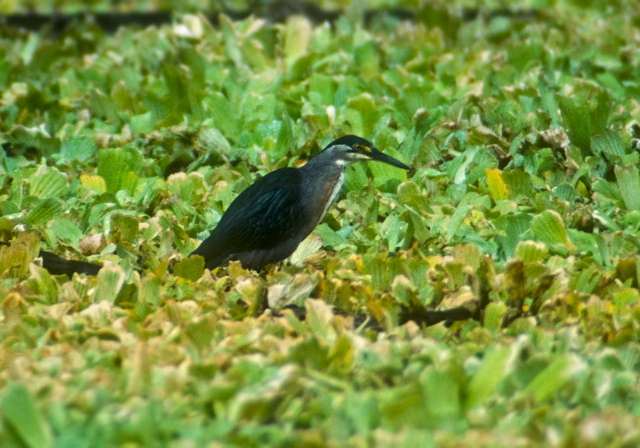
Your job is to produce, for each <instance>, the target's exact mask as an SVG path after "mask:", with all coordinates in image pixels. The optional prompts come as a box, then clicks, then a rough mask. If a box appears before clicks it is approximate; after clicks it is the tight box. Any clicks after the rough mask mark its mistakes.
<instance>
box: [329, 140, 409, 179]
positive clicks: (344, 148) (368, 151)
mask: <svg viewBox="0 0 640 448" xmlns="http://www.w3.org/2000/svg"><path fill="white" fill-rule="evenodd" d="M322 152H323V153H325V154H324V155H325V156H328V157H330V158H331V160H333V162H334V163H335V164H336V165H340V166H347V165H350V164H351V163H353V162H360V161H368V160H377V161H378V162H383V163H386V164H388V165H392V166H395V167H397V168H402V169H403V170H407V171H409V170H411V167H410V166H407V165H405V164H404V163H402V162H400V161H399V160H396V159H394V158H393V157H391V156H388V155H386V154H385V153H383V152H381V151H379V150H378V149H377V148H376V147H375V146H373V143H371V142H370V141H368V140H366V139H364V138H361V137H357V136H355V135H345V136H343V137H340V138H338V139H336V140H334V141H333V142H331V143H329V145H328V146H327V147H326V148H324V150H323V151H322Z"/></svg>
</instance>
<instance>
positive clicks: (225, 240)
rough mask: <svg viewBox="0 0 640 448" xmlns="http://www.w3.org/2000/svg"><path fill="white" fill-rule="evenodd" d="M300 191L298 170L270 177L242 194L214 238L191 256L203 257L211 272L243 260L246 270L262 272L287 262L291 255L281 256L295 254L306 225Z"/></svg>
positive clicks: (281, 171)
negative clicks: (230, 262) (281, 261)
mask: <svg viewBox="0 0 640 448" xmlns="http://www.w3.org/2000/svg"><path fill="white" fill-rule="evenodd" d="M301 191H302V179H301V174H300V170H298V169H297V168H282V169H279V170H276V171H273V172H271V173H269V174H267V175H266V176H264V177H263V178H261V179H259V180H257V181H256V182H255V183H253V184H252V185H250V186H249V187H248V188H247V189H246V190H244V191H243V192H242V193H240V195H239V196H238V197H237V198H236V199H235V200H234V201H233V202H232V203H231V205H230V206H229V208H228V209H227V210H226V211H225V213H224V215H223V216H222V219H220V222H219V223H218V225H217V226H216V228H215V229H214V230H213V232H212V233H211V235H210V236H209V237H208V238H207V239H206V240H204V241H203V242H202V244H201V245H200V246H199V247H198V248H197V249H196V250H195V251H193V253H192V254H191V255H201V256H202V257H204V259H205V266H206V267H207V268H208V269H213V268H215V267H217V266H219V265H221V264H223V263H225V262H226V261H229V260H240V261H241V262H242V265H243V266H244V267H246V268H259V267H261V266H262V265H264V264H268V263H273V262H276V261H280V260H281V259H284V258H286V257H287V256H289V255H290V253H288V254H286V255H284V256H282V253H284V252H288V251H289V249H290V246H293V249H292V250H291V252H293V250H295V247H297V245H298V243H299V241H298V242H295V240H296V239H297V238H298V233H299V231H300V229H301V227H302V226H303V223H304V212H305V210H304V207H303V203H302V198H301V196H302V195H301ZM294 243H295V245H294ZM278 247H280V249H279V250H277V248H278ZM274 249H276V250H274Z"/></svg>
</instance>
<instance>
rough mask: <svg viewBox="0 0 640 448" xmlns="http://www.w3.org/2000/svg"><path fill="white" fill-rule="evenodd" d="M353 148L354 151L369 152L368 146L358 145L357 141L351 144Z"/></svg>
mask: <svg viewBox="0 0 640 448" xmlns="http://www.w3.org/2000/svg"><path fill="white" fill-rule="evenodd" d="M353 150H354V151H355V152H370V151H371V148H369V147H368V146H365V145H360V144H359V143H356V144H355V145H353Z"/></svg>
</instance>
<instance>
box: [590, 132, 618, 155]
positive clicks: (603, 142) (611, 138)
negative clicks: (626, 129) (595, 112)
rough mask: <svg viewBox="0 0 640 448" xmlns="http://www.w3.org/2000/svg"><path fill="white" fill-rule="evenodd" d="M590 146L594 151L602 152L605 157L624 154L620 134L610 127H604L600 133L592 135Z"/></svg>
mask: <svg viewBox="0 0 640 448" xmlns="http://www.w3.org/2000/svg"><path fill="white" fill-rule="evenodd" d="M591 148H592V149H593V150H594V153H596V154H598V153H600V154H604V155H606V156H607V157H612V156H613V157H623V156H624V155H625V151H624V146H623V145H622V139H621V138H620V134H618V133H617V132H614V131H612V130H611V129H605V130H604V132H603V133H602V134H598V135H594V136H593V138H592V139H591Z"/></svg>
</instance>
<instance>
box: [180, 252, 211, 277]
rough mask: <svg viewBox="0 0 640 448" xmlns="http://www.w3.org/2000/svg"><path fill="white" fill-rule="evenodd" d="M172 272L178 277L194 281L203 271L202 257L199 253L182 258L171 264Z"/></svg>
mask: <svg viewBox="0 0 640 448" xmlns="http://www.w3.org/2000/svg"><path fill="white" fill-rule="evenodd" d="M173 272H174V273H175V274H176V275H177V276H178V277H182V278H184V279H186V280H191V281H196V280H198V279H199V278H200V277H202V273H203V272H204V258H203V257H201V256H200V255H194V256H192V257H189V258H184V259H182V260H180V261H179V262H177V263H176V264H175V265H174V266H173Z"/></svg>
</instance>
